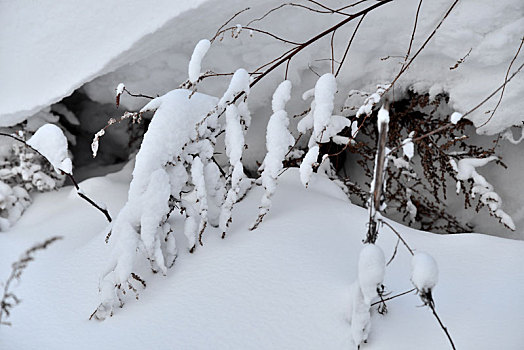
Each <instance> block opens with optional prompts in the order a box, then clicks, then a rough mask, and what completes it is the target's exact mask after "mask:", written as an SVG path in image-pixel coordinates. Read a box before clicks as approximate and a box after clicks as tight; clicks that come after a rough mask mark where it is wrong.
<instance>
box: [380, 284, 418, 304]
mask: <svg viewBox="0 0 524 350" xmlns="http://www.w3.org/2000/svg"><path fill="white" fill-rule="evenodd" d="M416 290H417V289H416V288H413V289H410V290H407V291H405V292H402V293H400V294H397V295H393V296H392V297H389V298H384V299H383V300H379V301H376V302H374V303H373V304H371V306H375V305H378V304H380V303H382V302H384V301H388V300H392V299H395V298H398V297H401V296H403V295H406V294H409V293H411V292H414V291H416Z"/></svg>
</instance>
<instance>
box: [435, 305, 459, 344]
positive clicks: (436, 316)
mask: <svg viewBox="0 0 524 350" xmlns="http://www.w3.org/2000/svg"><path fill="white" fill-rule="evenodd" d="M429 307H430V309H431V311H433V316H435V318H436V319H437V321H438V323H439V325H440V328H442V330H443V331H444V333H446V336H447V337H448V340H449V343H450V344H451V347H452V348H453V350H456V348H455V344H454V343H453V339H451V335H450V334H449V332H448V329H447V328H446V326H444V323H442V321H441V320H440V317H439V316H438V314H437V310H435V305H434V304H429Z"/></svg>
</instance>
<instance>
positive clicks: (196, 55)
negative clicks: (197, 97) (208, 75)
mask: <svg viewBox="0 0 524 350" xmlns="http://www.w3.org/2000/svg"><path fill="white" fill-rule="evenodd" d="M210 47H211V42H210V41H209V40H207V39H202V40H200V41H199V42H198V43H197V44H196V46H195V50H194V51H193V55H191V60H190V61H189V67H188V74H189V81H190V82H191V83H193V84H194V83H196V82H197V80H198V78H199V77H200V70H201V69H202V68H201V67H202V60H203V59H204V56H205V55H206V53H207V51H208V50H209V48H210Z"/></svg>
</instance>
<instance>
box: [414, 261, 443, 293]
mask: <svg viewBox="0 0 524 350" xmlns="http://www.w3.org/2000/svg"><path fill="white" fill-rule="evenodd" d="M411 282H412V283H413V285H414V286H415V288H417V290H418V291H419V292H423V293H427V292H429V291H431V290H432V289H433V288H435V286H436V285H437V282H438V266H437V262H436V261H435V259H434V258H433V257H432V256H431V255H429V254H428V253H424V252H417V253H416V254H415V255H414V256H413V258H412V259H411Z"/></svg>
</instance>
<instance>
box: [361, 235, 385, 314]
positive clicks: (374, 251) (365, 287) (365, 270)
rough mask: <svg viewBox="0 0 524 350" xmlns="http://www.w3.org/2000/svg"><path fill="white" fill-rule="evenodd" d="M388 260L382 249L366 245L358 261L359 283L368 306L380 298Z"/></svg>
mask: <svg viewBox="0 0 524 350" xmlns="http://www.w3.org/2000/svg"><path fill="white" fill-rule="evenodd" d="M385 270H386V259H385V257H384V252H383V251H382V249H381V248H380V247H379V246H377V245H375V244H365V245H364V248H362V250H361V251H360V255H359V259H358V282H359V285H360V288H361V289H362V295H363V297H364V302H365V303H366V304H371V301H372V300H373V299H374V298H376V297H377V296H378V294H377V290H378V289H380V286H381V285H382V282H383V281H384V274H385Z"/></svg>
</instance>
